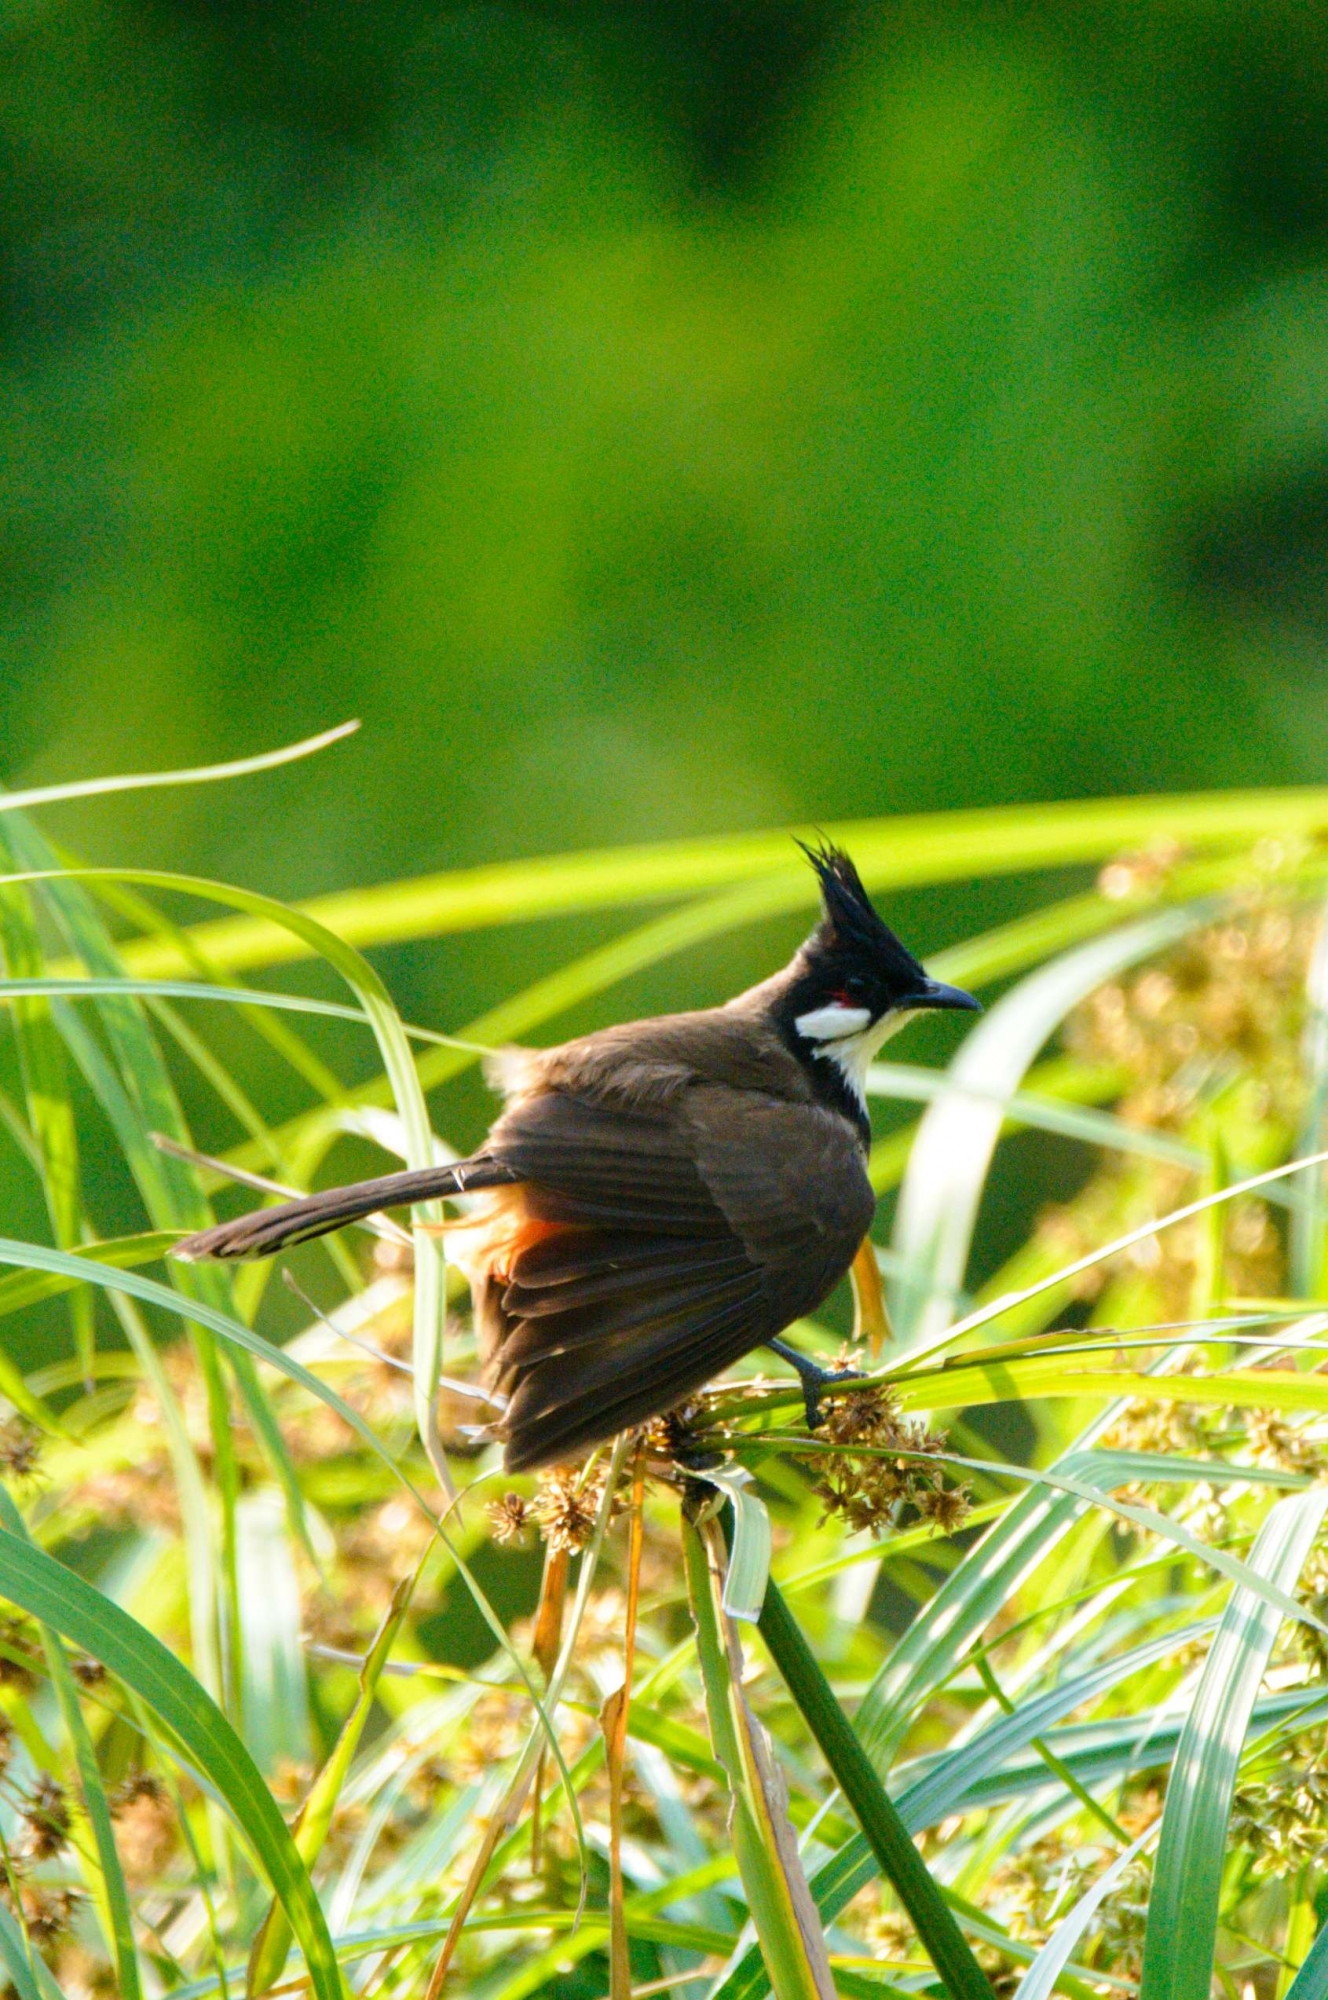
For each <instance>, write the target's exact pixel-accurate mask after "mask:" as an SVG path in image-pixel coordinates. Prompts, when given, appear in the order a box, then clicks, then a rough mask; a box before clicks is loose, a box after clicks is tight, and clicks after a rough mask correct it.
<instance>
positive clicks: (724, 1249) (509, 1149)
mask: <svg viewBox="0 0 1328 2000" xmlns="http://www.w3.org/2000/svg"><path fill="white" fill-rule="evenodd" d="M489 1145H490V1149H491V1150H492V1152H493V1153H494V1154H495V1155H496V1156H497V1157H498V1158H500V1159H501V1160H502V1161H503V1162H504V1164H505V1165H506V1166H508V1167H509V1168H510V1169H511V1170H512V1172H513V1173H514V1175H515V1176H516V1177H517V1178H518V1179H519V1181H520V1183H521V1187H520V1200H521V1204H522V1208H523V1212H524V1213H525V1215H526V1216H528V1217H529V1218H530V1219H531V1221H532V1222H535V1223H538V1224H540V1225H541V1227H540V1228H539V1229H532V1230H531V1231H530V1233H529V1236H528V1238H525V1239H523V1240H522V1241H521V1243H520V1246H519V1248H518V1249H517V1250H516V1254H515V1255H514V1256H512V1258H511V1261H510V1264H508V1265H505V1266H504V1268H503V1272H502V1278H501V1280H500V1285H499V1286H498V1287H496V1288H495V1289H494V1290H493V1292H492V1295H491V1297H490V1298H489V1300H488V1301H487V1303H486V1313H487V1314H489V1319H488V1324H489V1326H490V1328H491V1330H492V1332H491V1339H490V1348H491V1360H492V1368H493V1374H494V1378H495V1380H496V1381H497V1383H498V1384H499V1386H501V1387H502V1389H503V1390H504V1391H505V1392H506V1394H507V1396H508V1404H507V1410H506V1414H505V1418H504V1426H503V1428H504V1431H505V1434H506V1438H507V1453H506V1457H507V1463H508V1465H509V1466H510V1467H511V1468H512V1469H514V1470H516V1469H520V1468H529V1467H532V1466H536V1465H542V1464H547V1463H549V1462H550V1461H551V1460H554V1459H558V1458H561V1457H568V1456H571V1455H573V1454H575V1453H577V1452H579V1451H581V1450H583V1449H584V1448H585V1447H586V1446H588V1445H591V1444H596V1443H599V1442H600V1441H601V1440H603V1439H605V1438H608V1437H612V1436H613V1435H614V1434H615V1433H616V1432H617V1431H620V1430H622V1429H624V1428H626V1427H628V1426H630V1425H633V1424H637V1423H642V1422H645V1421H646V1420H647V1419H649V1418H650V1417H653V1416H656V1415H658V1414H659V1413H660V1412H661V1411H663V1410H666V1409H669V1408H671V1407H672V1406H673V1405H674V1404H676V1403H678V1402H679V1401H681V1400H683V1399H684V1398H685V1397H687V1396H688V1395H690V1394H691V1393H693V1392H694V1391H695V1390H696V1389H698V1388H700V1387H701V1385H702V1384H703V1383H705V1382H707V1381H709V1380H710V1379H711V1377H713V1376H714V1375H716V1374H717V1373H719V1372H720V1371H721V1370H722V1369H724V1368H726V1367H727V1366H729V1364H730V1363H731V1362H733V1361H735V1360H736V1359H737V1358H738V1357H739V1356H740V1355H742V1354H745V1353H746V1352H747V1351H748V1350H749V1349H751V1348H753V1347H757V1346H759V1345H760V1344H761V1343H762V1342H763V1341H766V1340H769V1339H771V1338H772V1337H773V1336H774V1335H776V1334H778V1333H781V1332H782V1331H783V1329H784V1328H785V1327H786V1326H787V1325H788V1324H789V1323H790V1321H791V1320H793V1319H795V1318H797V1317H799V1316H800V1315H801V1314H803V1313H806V1312H810V1311H812V1310H813V1309H814V1308H815V1307H816V1306H817V1305H819V1304H820V1303H821V1301H822V1299H823V1298H824V1297H825V1296H826V1294H827V1293H828V1292H829V1291H830V1290H831V1289H832V1288H833V1286H834V1285H835V1283H836V1282H837V1281H838V1279H839V1278H840V1277H842V1275H843V1273H844V1272H845V1270H847V1268H848V1265H849V1264H850V1262H851V1261H852V1258H853V1255H854V1253H855V1252H856V1250H857V1248H858V1245H859V1243H860V1242H861V1240H862V1237H863V1235H864V1234H865V1233H866V1229H867V1224H868V1222H869V1221H870V1218H871V1210H872V1202H873V1198H872V1194H871V1189H870V1186H869V1184H868V1182H867V1177H866V1173H865V1171H864V1168H863V1163H862V1155H861V1148H860V1145H859V1142H858V1140H857V1137H856V1134H855V1133H854V1131H853V1129H852V1127H851V1126H850V1125H849V1124H848V1122H847V1121H846V1120H844V1119H842V1118H839V1117H837V1116H836V1115H835V1114H833V1113H829V1112H826V1113H822V1112H821V1111H819V1110H818V1109H816V1108H815V1107H814V1106H811V1105H808V1104H791V1103H789V1102H787V1101H784V1100H779V1099H774V1098H768V1097H764V1096H762V1095H760V1094H759V1093H757V1092H755V1091H752V1090H750V1089H749V1090H737V1089H732V1088H729V1087H726V1086H724V1085H721V1084H717V1083H710V1082H705V1083H700V1082H698V1083H697V1084H696V1085H694V1086H692V1087H690V1088H689V1089H687V1090H686V1091H684V1092H682V1093H681V1094H679V1095H675V1097H674V1098H673V1099H672V1100H670V1101H669V1102H667V1103H663V1104H658V1105H644V1106H643V1105H642V1103H641V1102H640V1099H639V1098H638V1099H637V1100H636V1101H635V1102H634V1103H633V1104H632V1105H631V1106H628V1107H624V1106H623V1105H621V1104H615V1103H612V1102H606V1101H605V1099H604V1098H603V1097H602V1096H600V1097H595V1098H584V1097H578V1096H576V1095H574V1094H573V1093H572V1092H571V1091H569V1090H559V1089H557V1088H555V1089H551V1090H546V1091H545V1092H543V1093H541V1094H538V1095H535V1096H532V1097H527V1098H523V1099H521V1100H519V1101H518V1102H516V1103H514V1104H513V1105H512V1106H511V1107H510V1109H509V1110H508V1111H507V1112H506V1113H505V1114H504V1116H503V1117H502V1118H501V1119H500V1120H499V1122H498V1124H497V1126H496V1127H495V1128H494V1131H493V1133H492V1134H491V1136H490V1141H489Z"/></svg>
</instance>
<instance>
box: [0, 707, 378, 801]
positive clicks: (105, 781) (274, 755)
mask: <svg viewBox="0 0 1328 2000" xmlns="http://www.w3.org/2000/svg"><path fill="white" fill-rule="evenodd" d="M359 726H360V725H359V723H358V722H339V723H338V724H337V726H336V728H335V729H324V730H323V731H322V732H321V733H320V734H319V735H317V736H306V737H305V738H304V740H303V741H302V742H300V743H287V744H285V745H284V746H283V748H282V749H280V750H265V751H263V752H262V753H261V754H260V755H259V756H257V757H240V758H237V759H236V760H235V761H234V762H233V763H230V764H201V765H194V766H191V767H190V768H188V769H186V770H183V771H142V772H134V773H130V774H128V775H126V776H123V777H118V778H78V779H75V780H74V782H73V783H72V784H67V785H36V786H33V787H31V788H30V789H29V790H27V791H25V792H0V812H20V811H22V812H26V811H27V810H28V809H29V807H31V806H49V805H55V804H58V803H59V802H60V801H61V800H64V799H92V798H99V797H103V796H105V794H106V793H108V792H142V791H159V790H162V789H164V788H165V787H167V786H171V785H210V784H215V783H216V782H217V781H218V780H219V779H226V778H246V777H249V776H250V775H251V774H252V773H254V772H256V771H275V770H276V769H277V768H278V767H279V766H280V765H282V764H294V763H296V762H297V761H298V760H299V759H300V758H302V757H312V756H314V755H316V753H317V752H318V751H319V750H325V749H327V747H328V745H329V744H332V743H339V742H341V740H342V738H343V737H346V736H353V735H354V734H355V731H356V730H357V729H358V728H359Z"/></svg>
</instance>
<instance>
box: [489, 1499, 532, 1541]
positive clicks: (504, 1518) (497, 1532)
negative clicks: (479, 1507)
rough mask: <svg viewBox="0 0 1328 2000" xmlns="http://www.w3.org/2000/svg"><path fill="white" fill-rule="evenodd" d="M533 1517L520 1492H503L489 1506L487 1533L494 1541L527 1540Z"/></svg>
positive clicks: (527, 1502)
mask: <svg viewBox="0 0 1328 2000" xmlns="http://www.w3.org/2000/svg"><path fill="white" fill-rule="evenodd" d="M533 1518H534V1517H533V1515H532V1513H531V1508H530V1503H529V1501H528V1500H526V1499H525V1498H524V1497H523V1496H522V1495H521V1494H520V1493H503V1494H501V1495H500V1496H499V1498H498V1499H497V1500H495V1501H494V1502H493V1503H492V1505H491V1506H490V1508H489V1533H490V1535H491V1536H492V1537H493V1539H494V1541H495V1542H524V1541H527V1540H529V1534H530V1526H531V1522H532V1520H533Z"/></svg>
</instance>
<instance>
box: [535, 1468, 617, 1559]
mask: <svg viewBox="0 0 1328 2000" xmlns="http://www.w3.org/2000/svg"><path fill="white" fill-rule="evenodd" d="M607 1476H608V1473H607V1468H606V1467H605V1466H603V1465H602V1464H601V1465H599V1466H597V1467H596V1468H595V1470H594V1471H592V1472H591V1473H590V1474H589V1475H586V1474H585V1473H583V1472H582V1471H581V1469H580V1468H579V1467H577V1466H569V1465H555V1466H551V1467H550V1468H549V1470H548V1471H547V1472H541V1474H540V1476H539V1490H538V1492H537V1493H536V1495H535V1498H534V1500H533V1501H532V1502H531V1505H530V1512H531V1515H532V1516H533V1518H534V1519H535V1520H536V1521H538V1522H539V1524H540V1530H541V1532H542V1534H543V1536H544V1539H545V1541H546V1542H547V1544H548V1546H549V1547H550V1548H551V1549H561V1550H564V1551H565V1552H566V1553H567V1554H568V1555H576V1554H577V1553H578V1552H579V1551H580V1550H581V1549H583V1548H584V1547H585V1546H586V1543H587V1542H588V1541H589V1540H590V1538H591V1536H592V1535H593V1534H594V1532H595V1523H596V1521H597V1520H598V1519H599V1509H600V1502H601V1501H602V1500H603V1498H604V1482H605V1479H606V1478H607Z"/></svg>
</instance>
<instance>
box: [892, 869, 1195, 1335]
mask: <svg viewBox="0 0 1328 2000" xmlns="http://www.w3.org/2000/svg"><path fill="white" fill-rule="evenodd" d="M1206 913H1207V912H1206V911H1205V910H1204V908H1203V907H1202V906H1192V907H1189V908H1181V909H1178V910H1163V911H1161V912H1158V913H1155V914H1154V915H1152V916H1149V917H1146V918H1144V919H1142V920H1141V921H1140V922H1138V923H1134V924H1129V925H1126V926H1124V927H1123V928H1121V929H1118V930H1113V931H1110V932H1109V933H1108V934H1107V936H1106V937H1103V938H1096V939H1094V940H1093V942H1092V943H1091V944H1085V945H1080V946H1079V947H1078V949H1077V950H1075V951H1071V952H1067V953H1065V954H1063V955H1062V956H1061V957H1059V958H1055V959H1053V960H1052V961H1051V962H1050V964H1048V965H1044V966H1042V967H1041V968H1040V969H1039V970H1038V971H1037V972H1034V973H1032V974H1031V975H1030V976H1029V977H1028V978H1026V979H1024V980H1022V981H1021V982H1020V984H1019V985H1018V986H1016V987H1015V988H1014V989H1013V990H1012V991H1011V992H1009V993H1007V994H1005V995H1004V996H1003V997H1002V998H1001V999H999V1000H998V1001H997V1002H996V1004H995V1006H993V1007H992V1009H991V1011H990V1012H989V1013H988V1014H987V1015H986V1016H985V1017H984V1018H983V1019H982V1020H981V1021H979V1023H978V1024H977V1026H976V1027H975V1028H973V1029H972V1030H971V1032H970V1033H969V1034H968V1035H967V1036H966V1037H965V1039H964V1041H963V1043H962V1045H961V1047H960V1049H959V1052H958V1054H957V1055H956V1056H955V1057H954V1059H953V1061H952V1062H951V1063H950V1065H949V1068H948V1069H947V1071H946V1073H945V1081H946V1084H947V1085H948V1086H949V1087H948V1089H947V1090H946V1092H945V1094H944V1095H942V1096H941V1097H938V1098H937V1099H936V1100H935V1102H933V1103H932V1104H931V1105H930V1106H929V1107H928V1109H927V1111H926V1113H925V1114H924V1116H923V1118H922V1121H921V1124H920V1125H919V1127H918V1135H917V1138H916V1139H915V1140H914V1142H913V1149H912V1152H911V1153H910V1155H909V1162H908V1169H907V1172H906V1173H905V1175H904V1183H903V1187H902V1189H901V1192H900V1196H899V1207H898V1209H897V1211H896V1214H895V1227H894V1236H893V1248H894V1252H895V1256H896V1258H897V1259H899V1260H900V1262H901V1264H902V1265H903V1267H904V1275H903V1276H901V1277H899V1278H896V1279H894V1280H893V1281H892V1283H891V1286H890V1290H889V1310H890V1319H891V1323H892V1324H893V1326H894V1327H895V1329H896V1332H897V1334H898V1336H899V1339H900V1341H901V1343H902V1344H903V1347H904V1351H905V1353H907V1351H908V1349H909V1348H910V1347H911V1346H913V1345H914V1344H915V1343H916V1342H918V1341H925V1340H927V1339H929V1338H931V1337H934V1336H935V1335H936V1334H937V1333H938V1332H939V1331H941V1330H942V1329H943V1328H944V1327H945V1326H946V1325H947V1324H948V1322H949V1320H950V1317H951V1314H952V1311H953V1304H954V1300H955V1299H956V1297H957V1296H958V1294H959V1292H960V1291H961V1289H962V1287H963V1282H964V1271H965V1268H966V1266H967V1263H968V1253H969V1246H970V1244H971V1242H972V1237H973V1229H974V1225H975V1223H976V1221H977V1213H978V1204H979V1202H980V1200H981V1198H982V1190H983V1188H984V1186H985V1185H986V1180H987V1172H988V1169H989V1167H990V1165H991V1158H992V1154H993V1153H994V1151H995V1148H996V1142H997V1140H998V1139H999V1137H1000V1133H1001V1126H1002V1124H1003V1123H1004V1120H1005V1115H1006V1111H1007V1109H1008V1105H1009V1101H1010V1099H1011V1098H1012V1097H1013V1095H1014V1093H1015V1092H1016V1091H1017V1090H1018V1088H1019V1085H1020V1084H1021V1083H1022V1081H1023V1079H1024V1076H1025V1074H1026V1073H1027V1071H1028V1069H1029V1067H1030V1066H1031V1064H1032V1062H1033V1060H1034V1058H1035V1057H1036V1056H1037V1054H1038V1051H1039V1050H1040V1049H1041V1048H1042V1046H1043V1044H1044V1043H1045V1042H1046V1041H1047V1040H1048V1038H1049V1037H1050V1036H1051V1035H1052V1034H1054V1032H1055V1030H1056V1029H1057V1028H1058V1027H1059V1026H1060V1024H1061V1022H1062V1021H1063V1020H1064V1019H1065V1016H1066V1015H1067V1014H1068V1013H1069V1012H1070V1010H1071V1009H1072V1008H1073V1007H1075V1006H1077V1005H1078V1003H1079V1002H1080V1001H1081V1000H1083V999H1084V998H1085V997H1086V996H1087V995H1088V994H1089V993H1091V992H1092V991H1093V990H1094V989H1095V988H1096V987H1098V986H1101V985H1102V983H1103V982H1104V981H1105V980H1107V979H1110V978H1111V977H1113V976H1114V975H1115V974H1116V973H1118V972H1120V971H1121V970H1122V969H1123V968H1124V967H1125V966H1127V965H1133V964H1136V963H1137V962H1138V961H1139V960H1140V959H1142V958H1147V957H1149V956H1151V955H1152V954H1153V953H1154V952H1157V951H1160V950H1162V949H1163V947H1164V946H1166V945H1168V944H1174V943H1175V942H1176V941H1177V940H1178V939H1180V938H1182V937H1184V936H1185V934H1186V933H1187V932H1188V931H1190V930H1193V929H1194V928H1195V926H1196V925H1197V924H1199V923H1200V922H1201V921H1202V920H1203V917H1204V915H1205V914H1206ZM969 1086H971V1089H970V1088H969Z"/></svg>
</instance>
